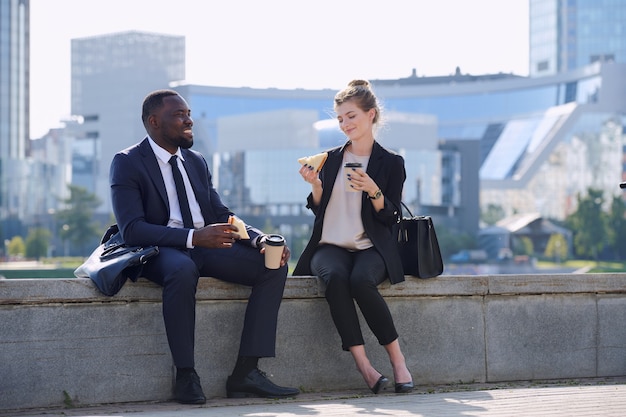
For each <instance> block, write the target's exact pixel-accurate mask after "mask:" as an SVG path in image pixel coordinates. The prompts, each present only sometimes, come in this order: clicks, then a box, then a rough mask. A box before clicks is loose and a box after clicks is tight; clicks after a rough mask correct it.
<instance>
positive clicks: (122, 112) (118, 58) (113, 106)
mask: <svg viewBox="0 0 626 417" xmlns="http://www.w3.org/2000/svg"><path fill="white" fill-rule="evenodd" d="M71 59H72V69H71V70H72V77H71V80H72V92H71V94H72V99H71V107H72V109H71V110H72V114H73V115H74V117H76V121H77V122H78V123H76V124H75V123H72V124H70V125H68V133H69V135H70V136H73V137H76V141H75V153H74V157H75V158H76V160H75V163H74V168H75V169H74V172H73V179H74V180H73V182H74V183H75V184H76V185H80V186H83V187H85V188H86V189H87V190H88V191H90V192H93V193H95V194H97V195H98V197H99V198H100V199H101V200H102V201H103V204H102V206H101V208H100V211H101V212H102V213H107V214H108V213H110V212H111V203H110V196H109V166H110V163H111V160H112V158H113V155H114V154H115V152H117V151H119V150H121V149H124V148H126V147H128V146H130V145H132V144H133V143H135V142H137V141H139V140H140V139H142V138H143V137H144V136H145V129H144V127H143V124H142V122H141V103H142V101H143V98H144V97H145V95H146V94H147V93H148V92H150V91H152V90H155V89H159V88H167V87H168V86H169V84H170V83H171V82H173V81H178V80H182V79H184V78H185V38H184V37H183V36H172V35H163V34H155V33H146V32H137V31H129V32H121V33H114V34H107V35H102V36H92V37H87V38H79V39H72V58H71Z"/></svg>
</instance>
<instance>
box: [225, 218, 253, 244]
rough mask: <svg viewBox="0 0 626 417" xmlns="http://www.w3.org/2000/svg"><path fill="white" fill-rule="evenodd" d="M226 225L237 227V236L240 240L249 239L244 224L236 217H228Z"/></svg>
mask: <svg viewBox="0 0 626 417" xmlns="http://www.w3.org/2000/svg"><path fill="white" fill-rule="evenodd" d="M228 224H232V225H233V226H235V227H237V234H238V235H239V236H241V238H242V239H250V235H249V234H248V231H247V230H246V224H245V223H244V222H243V220H241V219H240V218H239V217H237V216H230V217H228Z"/></svg>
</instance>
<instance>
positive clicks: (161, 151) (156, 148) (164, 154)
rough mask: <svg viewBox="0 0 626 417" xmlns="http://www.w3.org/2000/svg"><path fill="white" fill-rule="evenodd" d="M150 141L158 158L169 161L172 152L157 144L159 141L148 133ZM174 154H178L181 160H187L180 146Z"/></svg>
mask: <svg viewBox="0 0 626 417" xmlns="http://www.w3.org/2000/svg"><path fill="white" fill-rule="evenodd" d="M148 143H149V144H150V147H151V148H152V151H153V152H154V154H155V155H156V157H157V158H159V159H160V160H161V161H163V162H165V163H168V162H169V160H170V158H171V157H172V154H171V153H169V152H168V151H166V150H165V149H163V148H161V147H160V146H159V145H157V143H156V142H155V141H154V139H152V138H151V137H150V135H148ZM174 155H176V156H177V157H178V158H179V159H180V160H181V161H184V160H185V158H183V154H182V153H181V152H180V148H178V149H176V153H175V154H174Z"/></svg>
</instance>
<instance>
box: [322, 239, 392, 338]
mask: <svg viewBox="0 0 626 417" xmlns="http://www.w3.org/2000/svg"><path fill="white" fill-rule="evenodd" d="M311 271H312V272H313V274H314V275H317V276H318V277H320V278H321V279H322V280H323V281H324V282H325V283H326V301H327V302H328V306H329V307H330V314H331V317H332V319H333V322H334V323H335V327H336V328H337V331H338V333H339V336H340V337H341V344H342V348H343V350H348V349H349V348H350V347H352V346H357V345H363V344H364V340H363V334H362V332H361V326H360V324H359V317H358V315H357V311H356V306H355V304H354V301H356V303H357V304H358V306H359V308H360V309H361V313H362V314H363V318H365V321H366V322H367V324H368V326H369V328H370V329H371V330H372V333H374V336H376V338H377V339H378V342H379V343H380V344H381V345H387V344H389V343H391V342H393V341H394V340H396V339H397V338H398V333H397V331H396V328H395V325H394V323H393V318H392V317H391V312H390V311H389V307H388V306H387V303H386V302H385V300H384V299H383V297H382V296H381V295H380V292H379V291H378V285H379V284H380V283H382V282H383V281H384V280H385V279H386V278H387V271H386V268H385V262H384V261H383V258H382V257H381V256H380V254H379V253H378V252H377V251H376V249H374V248H370V249H366V250H362V251H356V252H351V251H348V250H346V249H343V248H340V247H338V246H333V245H321V246H320V247H319V248H317V250H316V252H315V254H314V255H313V258H312V259H311Z"/></svg>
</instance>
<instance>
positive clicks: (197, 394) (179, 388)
mask: <svg viewBox="0 0 626 417" xmlns="http://www.w3.org/2000/svg"><path fill="white" fill-rule="evenodd" d="M174 399H175V400H176V401H178V402H179V403H181V404H204V403H206V397H205V396H204V392H202V387H201V386H200V377H199V376H198V374H197V373H196V371H192V372H185V373H183V374H180V375H176V385H175V386H174Z"/></svg>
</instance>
